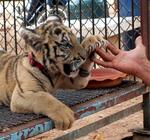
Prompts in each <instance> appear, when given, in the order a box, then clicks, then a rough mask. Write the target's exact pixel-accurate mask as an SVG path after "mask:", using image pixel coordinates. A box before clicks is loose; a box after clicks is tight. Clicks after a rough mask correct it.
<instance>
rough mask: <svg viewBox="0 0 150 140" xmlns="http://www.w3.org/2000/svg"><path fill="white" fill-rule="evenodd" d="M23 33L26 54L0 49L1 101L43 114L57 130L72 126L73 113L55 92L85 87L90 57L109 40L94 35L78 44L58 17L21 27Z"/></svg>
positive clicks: (90, 66) (17, 109) (91, 65)
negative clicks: (11, 52) (16, 54)
mask: <svg viewBox="0 0 150 140" xmlns="http://www.w3.org/2000/svg"><path fill="white" fill-rule="evenodd" d="M20 36H21V37H22V38H23V39H24V40H25V43H26V47H27V53H24V54H22V55H18V56H13V55H11V54H8V53H6V52H4V51H0V104H4V105H8V106H10V109H11V111H13V112H18V113H28V112H33V113H37V114H38V113H40V114H44V115H46V116H48V117H49V118H51V119H52V120H53V121H54V123H55V127H56V128H57V129H61V130H65V129H68V128H70V127H71V125H72V123H73V122H74V120H75V119H74V112H73V111H72V110H71V109H70V108H69V107H67V106H66V105H65V104H63V103H62V102H60V101H59V100H57V99H56V98H55V97H54V96H52V94H53V93H55V91H56V90H57V89H59V88H61V89H82V88H84V87H85V86H86V85H87V83H88V81H89V79H90V71H91V69H92V67H93V62H92V61H91V60H90V56H91V54H92V53H93V52H94V49H95V47H96V46H102V45H106V42H107V41H106V40H104V39H103V38H102V37H101V36H99V35H97V36H93V35H92V36H90V37H88V38H86V39H85V40H84V41H83V42H82V43H81V44H79V43H78V41H77V38H76V36H75V35H74V34H73V33H72V31H71V29H70V28H68V27H66V26H64V25H63V24H62V23H61V21H59V20H48V21H47V22H45V23H44V24H41V25H40V26H38V27H36V28H35V29H28V28H22V29H21V30H20Z"/></svg>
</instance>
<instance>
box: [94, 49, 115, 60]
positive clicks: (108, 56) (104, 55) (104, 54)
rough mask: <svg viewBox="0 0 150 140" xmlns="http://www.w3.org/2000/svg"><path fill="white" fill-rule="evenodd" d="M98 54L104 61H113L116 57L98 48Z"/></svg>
mask: <svg viewBox="0 0 150 140" xmlns="http://www.w3.org/2000/svg"><path fill="white" fill-rule="evenodd" d="M96 53H97V54H98V55H99V56H100V57H101V58H102V59H103V60H104V61H112V60H113V58H114V56H113V55H112V54H110V53H108V52H104V50H102V49H100V48H96Z"/></svg>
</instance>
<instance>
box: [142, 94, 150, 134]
mask: <svg viewBox="0 0 150 140" xmlns="http://www.w3.org/2000/svg"><path fill="white" fill-rule="evenodd" d="M143 112H144V113H143V115H144V129H145V130H149V131H150V93H147V94H144V95H143Z"/></svg>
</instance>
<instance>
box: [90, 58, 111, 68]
mask: <svg viewBox="0 0 150 140" xmlns="http://www.w3.org/2000/svg"><path fill="white" fill-rule="evenodd" d="M93 62H95V63H96V64H97V65H101V66H103V67H106V68H112V63H111V62H105V61H102V60H99V59H93Z"/></svg>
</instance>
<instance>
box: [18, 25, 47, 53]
mask: <svg viewBox="0 0 150 140" xmlns="http://www.w3.org/2000/svg"><path fill="white" fill-rule="evenodd" d="M19 34H20V36H21V37H22V38H23V39H24V40H25V43H26V44H28V45H29V47H31V48H32V49H33V50H34V51H39V50H41V49H42V48H41V47H42V45H43V44H45V43H46V41H45V40H44V38H43V37H41V36H40V35H39V34H37V33H36V32H35V30H32V29H28V28H23V27H22V28H21V29H20V31H19Z"/></svg>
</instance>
